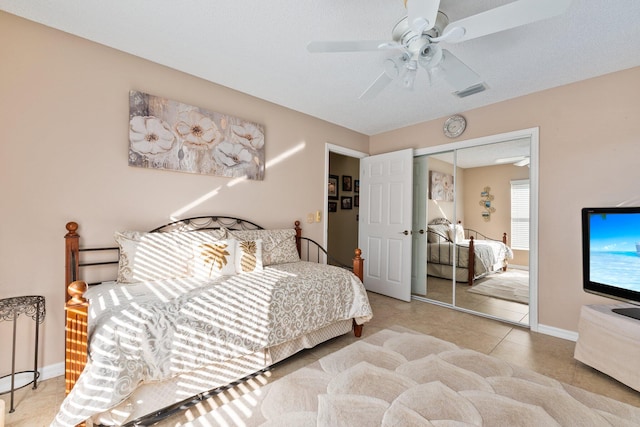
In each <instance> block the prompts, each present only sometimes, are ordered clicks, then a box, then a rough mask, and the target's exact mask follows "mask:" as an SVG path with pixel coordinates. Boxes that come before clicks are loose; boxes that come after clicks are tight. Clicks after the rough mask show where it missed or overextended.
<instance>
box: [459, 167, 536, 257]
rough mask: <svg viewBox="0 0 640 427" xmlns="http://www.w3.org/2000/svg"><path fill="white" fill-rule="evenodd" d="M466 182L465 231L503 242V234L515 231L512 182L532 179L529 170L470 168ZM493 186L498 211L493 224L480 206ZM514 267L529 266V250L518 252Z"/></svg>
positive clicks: (464, 175)
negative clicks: (512, 214) (484, 195)
mask: <svg viewBox="0 0 640 427" xmlns="http://www.w3.org/2000/svg"><path fill="white" fill-rule="evenodd" d="M463 177H464V182H465V184H466V185H465V187H464V193H463V197H464V200H465V209H464V225H465V228H471V229H473V230H477V231H479V232H481V233H482V234H485V235H486V236H488V237H490V238H492V239H502V234H503V233H507V235H509V233H510V232H511V180H514V179H528V178H529V168H527V167H518V166H513V165H500V166H489V167H482V168H470V169H465V170H464V171H463ZM485 187H491V190H490V191H489V193H490V194H491V195H493V196H494V200H493V201H492V202H491V206H492V207H493V208H495V212H493V213H492V214H491V216H490V219H489V221H485V220H484V218H483V217H482V212H483V211H484V208H483V207H482V206H481V205H480V203H479V202H480V199H481V197H480V193H481V192H482V191H483V190H484V188H485ZM513 252H514V254H513V259H512V260H510V261H509V263H510V264H512V265H519V266H527V265H529V251H522V250H514V251H513Z"/></svg>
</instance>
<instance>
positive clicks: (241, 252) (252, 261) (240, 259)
mask: <svg viewBox="0 0 640 427" xmlns="http://www.w3.org/2000/svg"><path fill="white" fill-rule="evenodd" d="M262 256H263V251H262V240H260V239H257V240H242V241H240V240H238V241H237V244H236V261H235V262H236V265H235V270H236V272H237V273H251V272H252V271H261V270H262V269H263V268H264V267H263V262H262Z"/></svg>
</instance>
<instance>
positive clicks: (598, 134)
mask: <svg viewBox="0 0 640 427" xmlns="http://www.w3.org/2000/svg"><path fill="white" fill-rule="evenodd" d="M489 86H491V84H490V82H489ZM477 96H482V95H477ZM639 112H640V67H637V68H633V69H630V70H626V71H622V72H618V73H614V74H610V75H606V76H602V77H598V78H594V79H590V80H586V81H583V82H579V83H575V84H571V85H566V86H562V87H559V88H555V89H550V90H546V91H542V92H538V93H534V94H531V95H528V96H523V97H520V98H516V99H513V100H510V101H505V102H501V103H497V104H494V105H490V106H487V107H483V108H478V109H475V110H471V111H466V112H464V116H465V117H466V118H467V122H468V126H467V130H466V132H465V133H464V134H463V135H462V136H461V137H460V138H458V140H464V139H472V138H478V137H483V136H488V135H493V134H499V133H504V132H509V131H515V130H519V129H528V128H532V127H539V128H540V170H539V175H540V180H539V183H540V190H539V234H538V237H539V260H538V266H539V312H538V315H539V322H540V324H541V325H545V326H549V327H552V328H560V329H564V330H569V331H577V327H578V319H579V313H580V307H581V306H582V305H583V304H590V303H605V302H610V300H607V299H604V298H600V297H596V296H593V295H589V294H585V293H584V292H583V291H582V270H581V266H582V259H581V246H580V239H581V237H580V209H581V208H582V207H585V206H609V205H617V204H627V205H640V193H639V192H638V182H640V167H639V160H638V159H640V136H639V135H640V120H638V113H639ZM444 120H445V118H441V119H439V120H432V121H429V122H425V123H421V124H417V125H414V126H410V127H406V128H403V129H399V130H396V131H391V132H386V133H383V134H379V135H375V136H373V137H371V138H370V150H369V152H370V153H371V154H377V153H384V152H389V151H395V150H399V149H403V148H408V147H413V148H421V147H428V146H435V145H441V144H446V143H450V142H451V140H450V139H448V138H446V137H445V136H444V135H443V133H442V124H443V123H444Z"/></svg>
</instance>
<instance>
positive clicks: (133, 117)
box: [129, 91, 264, 180]
mask: <svg viewBox="0 0 640 427" xmlns="http://www.w3.org/2000/svg"><path fill="white" fill-rule="evenodd" d="M129 165H130V166H137V167H145V168H153V169H166V170H175V171H182V172H191V173H199V174H207V175H217V176H226V177H245V178H248V179H255V180H262V179H264V127H263V126H262V125H259V124H256V123H251V122H247V121H245V120H243V119H240V118H237V117H232V116H228V115H224V114H221V113H215V112H211V111H207V110H204V109H202V108H198V107H193V106H190V105H186V104H182V103H179V102H176V101H171V100H168V99H165V98H160V97H157V96H154V95H149V94H146V93H143V92H137V91H131V92H130V93H129Z"/></svg>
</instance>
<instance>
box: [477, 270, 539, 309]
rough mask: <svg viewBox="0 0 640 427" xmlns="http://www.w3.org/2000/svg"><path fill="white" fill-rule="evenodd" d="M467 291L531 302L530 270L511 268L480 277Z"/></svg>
mask: <svg viewBox="0 0 640 427" xmlns="http://www.w3.org/2000/svg"><path fill="white" fill-rule="evenodd" d="M467 292H472V293H474V294H480V295H486V296H490V297H494V298H500V299H504V300H508V301H515V302H520V303H523V304H529V272H528V271H526V270H517V269H511V270H507V271H497V272H495V273H491V275H489V276H487V277H485V278H483V279H479V280H478V281H477V283H476V284H475V285H473V286H472V287H470V288H469V289H467Z"/></svg>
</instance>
